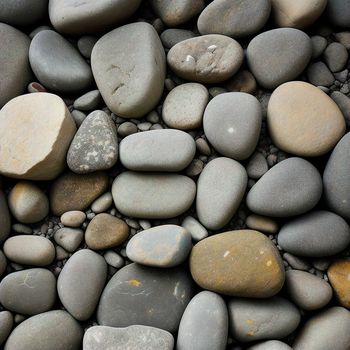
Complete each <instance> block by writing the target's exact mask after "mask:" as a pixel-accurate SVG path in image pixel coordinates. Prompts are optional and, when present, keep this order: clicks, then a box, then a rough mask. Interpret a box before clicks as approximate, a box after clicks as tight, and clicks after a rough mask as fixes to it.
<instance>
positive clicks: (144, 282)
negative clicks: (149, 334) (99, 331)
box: [97, 264, 193, 332]
mask: <svg viewBox="0 0 350 350" xmlns="http://www.w3.org/2000/svg"><path fill="white" fill-rule="evenodd" d="M192 289H193V286H192V281H191V278H190V276H189V275H188V274H187V273H186V272H185V271H184V270H183V269H177V268H175V269H166V270H162V269H156V268H150V267H144V266H141V265H138V264H130V265H127V266H125V267H123V268H122V269H120V270H119V271H118V272H117V273H116V274H114V276H113V277H112V278H111V280H110V281H109V282H108V284H107V286H106V287H105V289H104V291H103V293H102V295H101V299H100V304H99V306H98V310H97V320H98V323H99V324H100V325H104V326H111V327H127V326H130V325H134V324H139V325H145V326H151V327H157V328H161V329H164V330H166V331H168V332H176V331H177V329H178V326H179V323H180V319H181V316H182V314H183V312H184V310H185V308H186V306H187V304H188V303H189V301H190V299H191V297H192V294H193V291H192Z"/></svg>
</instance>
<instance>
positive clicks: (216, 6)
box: [197, 0, 271, 38]
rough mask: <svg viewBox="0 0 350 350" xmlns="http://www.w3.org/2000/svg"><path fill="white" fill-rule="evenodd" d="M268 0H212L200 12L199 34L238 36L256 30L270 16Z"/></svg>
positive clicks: (249, 33)
mask: <svg viewBox="0 0 350 350" xmlns="http://www.w3.org/2000/svg"><path fill="white" fill-rule="evenodd" d="M270 11H271V3H270V1H269V0H261V1H255V0H245V1H232V0H214V1H212V2H211V3H210V4H209V5H208V6H207V7H206V8H205V9H204V10H203V11H202V13H201V14H200V16H199V18H198V23H197V25H198V30H199V32H200V33H201V34H223V35H227V36H230V37H232V38H240V37H243V36H247V35H251V34H254V33H256V32H258V31H259V30H260V29H261V28H262V27H263V26H264V25H265V23H266V21H267V20H268V18H269V16H270Z"/></svg>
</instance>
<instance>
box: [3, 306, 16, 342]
mask: <svg viewBox="0 0 350 350" xmlns="http://www.w3.org/2000/svg"><path fill="white" fill-rule="evenodd" d="M12 326H13V316H12V314H11V312H10V311H1V312H0V345H2V344H3V343H4V341H5V340H6V338H7V337H8V335H9V334H10V332H11V330H12Z"/></svg>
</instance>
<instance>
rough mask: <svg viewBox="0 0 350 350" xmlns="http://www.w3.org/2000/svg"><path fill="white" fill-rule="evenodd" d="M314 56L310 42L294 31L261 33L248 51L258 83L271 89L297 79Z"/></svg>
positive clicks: (282, 30)
mask: <svg viewBox="0 0 350 350" xmlns="http://www.w3.org/2000/svg"><path fill="white" fill-rule="evenodd" d="M311 55H312V44H311V40H310V38H309V37H308V36H307V35H306V34H305V33H304V32H302V31H301V30H298V29H294V28H278V29H272V30H269V31H267V32H264V33H261V34H259V35H257V36H256V37H254V39H253V40H252V41H251V42H250V43H249V45H248V48H247V60H248V65H249V68H250V70H251V72H252V73H253V75H254V77H255V78H256V80H257V81H258V83H259V84H260V85H261V86H262V87H264V88H267V89H274V88H276V87H277V86H279V85H281V84H283V83H285V82H286V81H290V80H293V79H295V78H296V77H297V76H298V75H300V74H301V73H302V72H303V70H304V69H305V68H306V66H307V64H308V63H309V61H310V59H311Z"/></svg>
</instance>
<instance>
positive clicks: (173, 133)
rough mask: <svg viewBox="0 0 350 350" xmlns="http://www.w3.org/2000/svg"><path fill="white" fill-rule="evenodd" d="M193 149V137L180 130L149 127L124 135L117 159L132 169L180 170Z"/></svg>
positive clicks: (193, 152) (191, 154) (190, 157)
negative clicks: (142, 130) (145, 129)
mask: <svg viewBox="0 0 350 350" xmlns="http://www.w3.org/2000/svg"><path fill="white" fill-rule="evenodd" d="M195 153H196V144H195V142H194V140H193V138H192V137H191V136H190V135H189V134H187V133H185V132H183V131H180V130H173V129H165V130H150V131H144V132H139V133H136V134H132V135H129V136H127V137H125V138H124V139H123V140H122V142H121V143H120V152H119V154H120V161H121V162H122V164H123V165H124V166H125V167H126V168H128V169H130V170H135V171H181V170H183V169H184V168H186V167H187V166H188V165H189V164H190V162H191V161H192V159H193V157H194V155H195Z"/></svg>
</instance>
